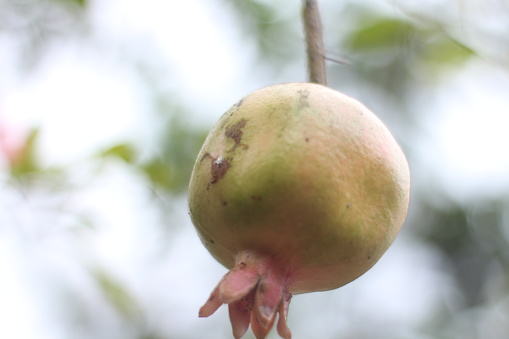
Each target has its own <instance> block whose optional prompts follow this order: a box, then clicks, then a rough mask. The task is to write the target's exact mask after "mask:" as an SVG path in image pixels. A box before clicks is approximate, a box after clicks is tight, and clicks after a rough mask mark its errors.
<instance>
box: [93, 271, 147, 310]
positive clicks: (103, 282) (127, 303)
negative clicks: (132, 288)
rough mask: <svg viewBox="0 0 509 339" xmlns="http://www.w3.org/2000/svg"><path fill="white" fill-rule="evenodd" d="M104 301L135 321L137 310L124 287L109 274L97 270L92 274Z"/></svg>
mask: <svg viewBox="0 0 509 339" xmlns="http://www.w3.org/2000/svg"><path fill="white" fill-rule="evenodd" d="M93 275H94V277H95V278H96V281H97V282H98V284H99V287H100V288H101V290H102V292H103V293H104V296H105V297H106V299H107V300H108V301H109V302H110V303H111V304H113V306H115V308H116V309H117V310H118V311H119V312H120V313H121V314H122V315H123V316H124V317H126V318H128V319H135V317H136V315H137V313H138V311H139V309H138V306H137V304H136V302H135V301H134V299H133V298H132V297H131V295H130V294H129V293H128V292H127V291H126V290H125V289H124V287H123V286H122V285H121V284H120V283H119V282H118V281H116V280H115V279H114V278H113V277H112V276H111V275H110V274H108V273H106V272H105V271H103V270H100V269H97V270H94V272H93Z"/></svg>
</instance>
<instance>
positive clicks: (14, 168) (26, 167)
mask: <svg viewBox="0 0 509 339" xmlns="http://www.w3.org/2000/svg"><path fill="white" fill-rule="evenodd" d="M38 135H39V129H37V128H34V129H32V131H31V132H30V134H29V135H28V137H27V139H26V140H25V142H24V144H23V146H22V147H21V148H20V149H19V150H18V152H17V153H16V154H14V155H13V158H12V159H11V173H12V174H13V175H14V176H22V175H24V174H27V173H31V172H35V171H37V170H38V169H39V166H38V164H37V155H36V147H37V138H38Z"/></svg>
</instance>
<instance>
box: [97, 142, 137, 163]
mask: <svg viewBox="0 0 509 339" xmlns="http://www.w3.org/2000/svg"><path fill="white" fill-rule="evenodd" d="M101 156H102V157H110V156H113V157H118V158H120V159H122V160H124V161H125V162H127V163H133V162H134V161H135V159H136V151H135V150H134V148H133V147H132V146H131V145H129V144H119V145H115V146H113V147H111V148H110V149H107V150H106V151H104V152H102V153H101Z"/></svg>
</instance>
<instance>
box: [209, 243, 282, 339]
mask: <svg viewBox="0 0 509 339" xmlns="http://www.w3.org/2000/svg"><path fill="white" fill-rule="evenodd" d="M283 272H284V271H282V270H281V269H280V268H279V267H278V266H277V265H275V264H274V262H273V260H270V259H269V258H267V257H258V256H256V255H254V254H253V253H251V252H243V253H241V254H240V255H238V256H237V258H236V260H235V266H234V267H233V268H232V269H231V270H230V271H229V272H228V273H226V274H225V275H224V276H223V278H222V279H221V281H220V282H219V284H218V285H217V286H216V287H215V288H214V290H213V291H212V293H211V294H210V297H209V299H208V300H207V302H206V303H205V304H204V305H203V306H202V308H201V309H200V312H199V316H200V317H208V316H210V315H212V314H213V313H214V312H215V311H216V310H217V309H218V308H219V307H220V306H221V305H222V304H228V312H229V315H230V322H231V324H232V330H233V335H234V337H235V338H236V339H239V338H241V337H242V336H243V335H244V334H245V333H246V331H247V329H248V328H249V325H250V324H251V329H252V331H253V333H254V335H255V336H256V338H259V339H260V338H265V337H266V336H267V334H268V333H269V331H270V330H271V328H272V327H273V325H274V322H275V319H276V313H279V319H278V323H277V331H278V333H279V335H280V336H281V337H283V338H285V339H290V338H291V336H292V334H291V331H290V329H289V328H288V325H287V323H286V318H287V315H288V308H289V305H290V299H291V294H290V293H289V292H288V288H287V285H286V274H284V273H283Z"/></svg>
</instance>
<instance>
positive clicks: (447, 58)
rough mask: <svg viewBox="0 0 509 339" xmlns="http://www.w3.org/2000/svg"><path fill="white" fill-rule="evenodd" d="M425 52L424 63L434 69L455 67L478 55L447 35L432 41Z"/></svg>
mask: <svg viewBox="0 0 509 339" xmlns="http://www.w3.org/2000/svg"><path fill="white" fill-rule="evenodd" d="M423 52H424V53H423V56H422V58H423V61H424V62H426V63H427V64H428V65H430V66H432V67H434V68H436V67H441V66H455V65H458V64H460V63H462V62H464V61H466V60H468V59H469V58H471V57H472V56H475V55H476V54H475V52H474V51H473V50H472V49H470V48H468V47H467V46H465V45H463V44H462V43H460V42H459V41H457V40H454V39H452V38H451V37H449V36H447V35H445V34H441V35H439V36H438V37H437V38H436V39H433V40H431V41H430V42H429V43H428V44H427V45H426V48H425V50H424V51H423Z"/></svg>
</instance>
